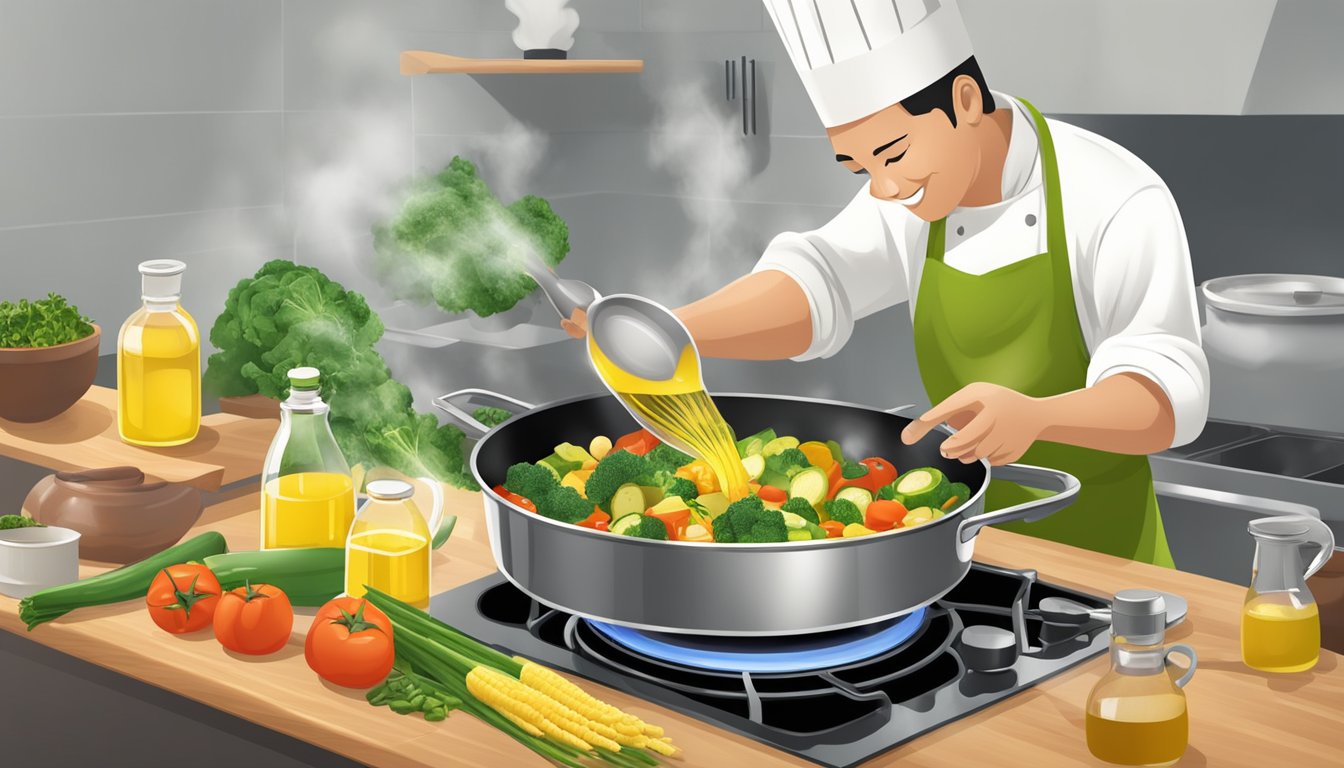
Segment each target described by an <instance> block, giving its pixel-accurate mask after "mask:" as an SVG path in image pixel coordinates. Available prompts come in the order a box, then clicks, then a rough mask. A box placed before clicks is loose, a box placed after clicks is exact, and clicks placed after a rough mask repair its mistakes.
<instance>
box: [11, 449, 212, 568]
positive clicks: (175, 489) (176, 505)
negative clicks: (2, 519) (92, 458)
mask: <svg viewBox="0 0 1344 768" xmlns="http://www.w3.org/2000/svg"><path fill="white" fill-rule="evenodd" d="M23 506H24V508H25V509H27V510H28V511H29V512H30V513H31V514H32V516H33V519H34V520H36V521H38V522H39V523H42V524H43V525H56V526H60V527H62V528H69V529H71V530H75V531H79V533H80V535H81V538H80V542H79V556H80V557H82V558H86V559H89V560H99V561H102V562H108V563H133V562H136V561H138V560H143V559H144V558H146V557H149V556H150V555H153V554H156V553H158V552H162V551H163V550H165V549H167V548H168V547H170V546H172V545H174V544H176V543H177V542H178V540H179V539H181V538H182V536H183V534H185V533H186V532H187V531H188V530H190V529H191V526H193V525H195V524H196V521H197V520H198V519H200V516H201V510H202V505H201V493H200V491H198V490H196V489H195V488H192V487H191V486H189V485H182V484H181V483H166V482H149V483H147V482H145V474H144V473H143V472H141V471H140V470H138V469H136V468H135V467H107V468H104V469H90V470H86V471H83V472H57V473H56V474H54V475H47V476H46V477H44V478H42V479H41V480H39V481H38V483H37V485H35V486H33V489H32V490H31V491H29V492H28V498H27V499H25V500H24V502H23Z"/></svg>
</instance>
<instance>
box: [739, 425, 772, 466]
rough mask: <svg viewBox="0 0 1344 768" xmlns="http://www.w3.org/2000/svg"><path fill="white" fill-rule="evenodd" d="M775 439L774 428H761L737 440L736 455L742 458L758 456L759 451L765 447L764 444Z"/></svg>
mask: <svg viewBox="0 0 1344 768" xmlns="http://www.w3.org/2000/svg"><path fill="white" fill-rule="evenodd" d="M774 439H775V430H773V429H763V430H761V431H760V432H757V433H756V434H754V435H752V436H751V437H744V438H742V439H741V440H738V441H737V455H738V456H741V457H742V458H744V459H745V458H746V457H748V456H760V455H761V451H762V450H764V449H765V444H766V443H768V442H770V441H771V440H774Z"/></svg>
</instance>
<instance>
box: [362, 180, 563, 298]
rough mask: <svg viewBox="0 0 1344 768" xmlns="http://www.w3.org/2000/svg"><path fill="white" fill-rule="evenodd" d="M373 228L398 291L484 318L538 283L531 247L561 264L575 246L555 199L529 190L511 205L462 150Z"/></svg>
mask: <svg viewBox="0 0 1344 768" xmlns="http://www.w3.org/2000/svg"><path fill="white" fill-rule="evenodd" d="M373 234H374V250H375V252H376V254H377V259H376V261H375V264H376V266H377V268H378V271H379V273H380V276H381V280H382V282H383V283H384V284H385V285H387V287H389V288H390V289H391V290H392V291H393V292H394V293H395V294H396V295H397V297H398V298H403V299H409V300H411V301H415V302H419V303H421V304H429V303H431V302H432V303H436V304H438V305H439V306H440V307H442V308H443V309H444V310H445V311H448V312H454V313H456V312H464V311H466V310H471V311H473V312H475V313H476V314H477V315H480V316H482V317H484V316H487V315H493V314H495V313H497V312H504V311H505V310H508V309H511V308H512V307H513V306H514V305H515V304H517V303H518V302H519V301H520V300H521V299H522V298H523V297H524V296H527V295H528V294H529V293H531V292H532V291H533V289H535V288H536V287H537V284H536V282H535V281H534V280H533V279H532V278H531V277H530V276H529V275H528V274H527V272H526V271H525V270H524V268H523V265H524V264H525V263H526V261H527V259H528V258H529V256H530V255H531V254H533V253H535V254H537V255H538V256H540V257H541V260H542V261H544V262H545V263H546V264H548V265H550V266H555V265H557V264H559V263H560V261H561V260H562V259H564V258H565V255H566V254H567V253H569V227H568V226H566V224H565V222H564V221H563V220H562V219H560V217H559V216H556V215H555V212H554V211H552V210H551V206H550V204H549V203H547V202H546V201H545V200H543V199H541V198H539V197H534V196H531V195H529V196H527V197H523V198H520V199H519V200H517V201H515V202H514V203H513V204H512V205H509V206H508V207H505V206H504V205H503V204H502V203H500V201H499V200H498V199H496V198H495V196H494V194H493V193H491V191H490V188H489V187H488V186H487V185H486V183H485V182H484V181H483V180H482V179H481V178H480V177H479V176H478V175H477V173H476V166H474V165H472V163H470V162H469V161H467V160H464V159H462V158H461V157H454V158H453V159H452V161H451V162H450V163H449V164H448V167H447V168H445V169H444V170H443V171H442V172H440V173H439V174H438V175H437V176H434V177H432V178H425V179H420V180H417V181H415V182H413V183H412V185H411V187H410V190H409V196H408V198H407V199H406V202H405V203H404V205H403V206H402V209H401V211H400V212H399V213H398V214H397V215H396V216H395V217H393V218H392V219H391V220H390V221H388V222H386V223H385V224H382V225H379V226H376V227H374V229H373Z"/></svg>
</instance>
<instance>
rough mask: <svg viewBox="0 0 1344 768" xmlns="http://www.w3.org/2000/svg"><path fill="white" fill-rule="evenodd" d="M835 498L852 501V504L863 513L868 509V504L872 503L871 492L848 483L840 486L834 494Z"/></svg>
mask: <svg viewBox="0 0 1344 768" xmlns="http://www.w3.org/2000/svg"><path fill="white" fill-rule="evenodd" d="M835 498H837V499H844V500H846V501H849V502H851V503H853V504H854V506H856V507H858V508H859V512H860V513H863V512H866V511H867V510H868V505H869V504H872V503H873V492H872V491H870V490H868V489H867V488H859V487H858V486H854V485H849V486H845V487H844V488H841V489H840V490H839V492H837V493H836V494H835Z"/></svg>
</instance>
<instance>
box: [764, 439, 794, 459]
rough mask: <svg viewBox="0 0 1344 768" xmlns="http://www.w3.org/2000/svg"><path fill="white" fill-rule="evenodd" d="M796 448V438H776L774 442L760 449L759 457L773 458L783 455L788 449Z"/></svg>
mask: <svg viewBox="0 0 1344 768" xmlns="http://www.w3.org/2000/svg"><path fill="white" fill-rule="evenodd" d="M798 446H799V442H798V438H796V437H776V438H775V439H774V440H771V441H770V442H768V443H766V444H765V447H764V448H762V449H761V455H762V456H766V457H769V456H774V455H775V454H777V453H783V452H784V451H786V450H788V449H789V448H797V447H798Z"/></svg>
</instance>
